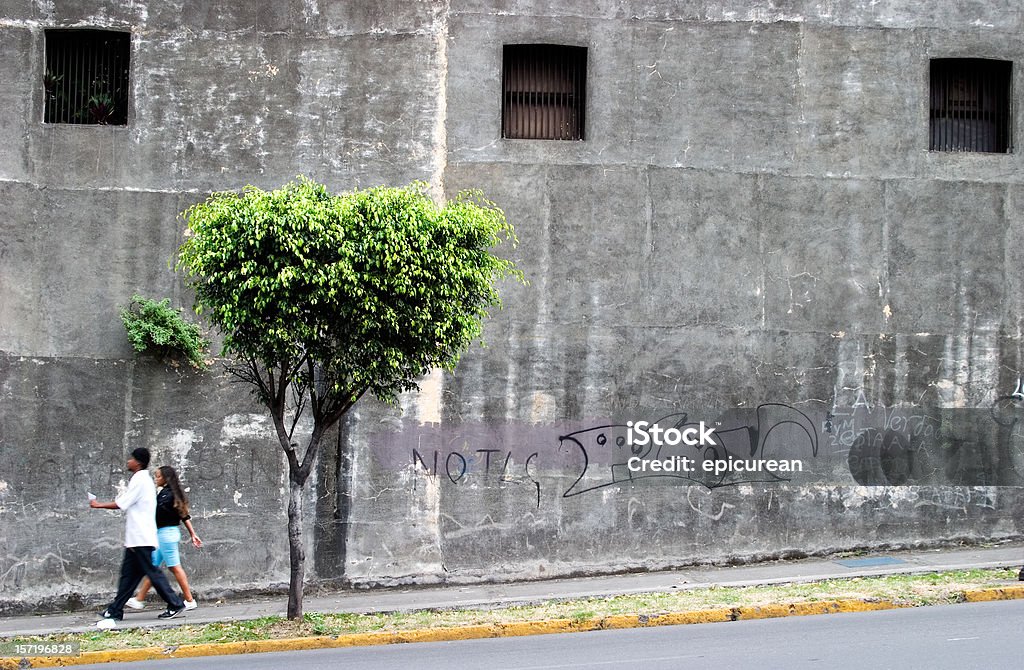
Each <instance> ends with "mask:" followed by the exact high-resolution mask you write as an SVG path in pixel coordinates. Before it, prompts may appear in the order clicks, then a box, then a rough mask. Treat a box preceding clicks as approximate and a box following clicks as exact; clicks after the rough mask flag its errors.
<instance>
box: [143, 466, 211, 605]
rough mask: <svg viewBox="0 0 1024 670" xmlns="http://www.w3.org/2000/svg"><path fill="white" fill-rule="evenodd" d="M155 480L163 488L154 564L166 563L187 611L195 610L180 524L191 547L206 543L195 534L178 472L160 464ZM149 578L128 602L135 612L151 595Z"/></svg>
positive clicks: (157, 502) (157, 518) (157, 497)
mask: <svg viewBox="0 0 1024 670" xmlns="http://www.w3.org/2000/svg"><path fill="white" fill-rule="evenodd" d="M154 481H155V482H156V485H157V486H160V487H162V488H161V489H160V492H159V493H157V494H156V535H157V540H158V542H159V544H158V546H157V548H156V550H155V551H154V552H153V565H155V566H157V567H160V565H161V563H162V564H165V565H166V566H167V567H168V569H169V570H170V571H171V574H172V575H174V578H175V579H177V580H178V586H180V587H181V595H182V597H183V598H184V600H185V609H186V610H194V609H195V608H196V607H197V605H196V600H195V598H193V597H192V591H191V589H189V587H188V577H186V576H185V571H184V570H183V569H182V568H181V557H180V556H179V555H178V543H179V542H180V541H181V530H180V529H179V528H178V524H181V523H184V524H185V528H186V530H188V534H189V535H190V536H191V537H192V544H193V545H195V546H196V547H197V548H198V547H201V546H203V541H202V540H200V539H199V536H198V535H196V531H195V529H193V528H192V521H191V518H192V517H191V516H190V515H189V513H188V497H187V496H186V495H185V491H184V489H182V487H181V482H180V481H178V473H177V472H175V471H174V468H172V467H171V466H169V465H161V466H160V467H159V468H157V471H156V477H154ZM149 587H150V582H149V578H148V577H147V578H145V579H143V580H142V584H141V586H140V587H139V591H138V593H137V594H135V597H134V598H131V599H130V600H128V602H127V603H126V605H127V606H128V607H130V608H131V609H134V610H140V609H142V608H143V607H145V606H146V605H145V600H146V594H147V593H149Z"/></svg>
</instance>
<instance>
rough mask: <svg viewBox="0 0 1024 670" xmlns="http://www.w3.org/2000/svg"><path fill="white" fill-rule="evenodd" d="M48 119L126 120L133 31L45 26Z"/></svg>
mask: <svg viewBox="0 0 1024 670" xmlns="http://www.w3.org/2000/svg"><path fill="white" fill-rule="evenodd" d="M45 36H46V72H45V73H44V74H43V90H44V94H45V96H46V110H45V112H44V117H43V118H44V120H45V121H46V123H80V124H104V125H113V126H123V125H126V124H127V123H128V59H129V53H130V51H131V35H130V34H129V33H126V32H117V31H112V30H47V31H46V33H45Z"/></svg>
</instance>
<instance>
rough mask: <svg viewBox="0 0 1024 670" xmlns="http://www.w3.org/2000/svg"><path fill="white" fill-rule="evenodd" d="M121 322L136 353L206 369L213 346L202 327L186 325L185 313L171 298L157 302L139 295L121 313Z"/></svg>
mask: <svg viewBox="0 0 1024 670" xmlns="http://www.w3.org/2000/svg"><path fill="white" fill-rule="evenodd" d="M121 321H122V322H123V323H124V328H125V330H126V331H128V341H129V342H131V343H132V347H133V348H134V349H135V351H137V352H139V353H143V354H151V355H154V356H156V357H157V358H159V359H160V360H165V361H167V360H174V359H175V358H178V357H183V358H185V359H187V360H188V362H189V363H190V364H191V365H192V367H194V368H197V369H200V370H201V369H204V368H205V367H206V361H205V360H204V357H203V355H204V353H205V350H206V347H207V346H208V345H209V342H208V341H207V340H206V339H204V338H203V336H202V334H201V333H200V330H199V326H197V325H196V324H194V323H189V322H188V321H185V319H183V318H182V317H181V310H180V309H173V308H172V307H171V299H170V298H164V299H163V300H160V301H157V300H149V299H147V298H143V297H142V296H140V295H138V294H136V295H134V296H132V301H131V303H130V304H129V305H128V306H127V307H125V308H124V309H122V310H121Z"/></svg>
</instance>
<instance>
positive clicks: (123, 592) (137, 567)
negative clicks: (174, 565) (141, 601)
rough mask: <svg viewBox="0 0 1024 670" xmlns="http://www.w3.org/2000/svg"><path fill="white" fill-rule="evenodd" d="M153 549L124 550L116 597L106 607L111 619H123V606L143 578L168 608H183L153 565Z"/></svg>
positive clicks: (180, 600) (179, 599) (178, 597)
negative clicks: (151, 585) (150, 583)
mask: <svg viewBox="0 0 1024 670" xmlns="http://www.w3.org/2000/svg"><path fill="white" fill-rule="evenodd" d="M154 549H155V547H125V548H124V560H122V561H121V578H120V580H118V583H117V597H115V598H114V602H112V603H110V604H109V605H107V612H108V613H109V614H110V617H111V618H113V619H122V618H124V604H125V603H126V602H128V599H129V598H131V597H132V594H134V593H135V587H137V586H138V585H139V582H141V581H142V578H143V577H149V581H151V582H153V588H155V589H156V592H157V593H158V594H160V597H161V598H163V599H164V600H165V601H166V602H167V606H168V607H170V608H172V609H176V610H177V609H181V608H182V607H184V606H185V602H184V601H183V600H182V599H181V596H179V595H178V594H177V593H175V592H174V591H173V590H171V585H170V584H169V583H168V582H167V577H165V576H164V571H163V570H161V569H160V568H158V567H157V566H155V565H153V550H154Z"/></svg>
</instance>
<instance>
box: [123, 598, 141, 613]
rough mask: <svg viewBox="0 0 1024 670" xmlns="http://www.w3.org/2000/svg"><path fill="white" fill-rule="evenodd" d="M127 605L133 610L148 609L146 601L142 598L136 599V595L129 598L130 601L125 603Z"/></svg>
mask: <svg viewBox="0 0 1024 670" xmlns="http://www.w3.org/2000/svg"><path fill="white" fill-rule="evenodd" d="M125 606H126V607H130V608H131V609H133V610H144V609H146V603H144V602H142V601H141V600H136V599H135V598H134V597H132V598H129V599H128V602H126V603H125Z"/></svg>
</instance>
